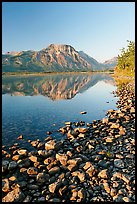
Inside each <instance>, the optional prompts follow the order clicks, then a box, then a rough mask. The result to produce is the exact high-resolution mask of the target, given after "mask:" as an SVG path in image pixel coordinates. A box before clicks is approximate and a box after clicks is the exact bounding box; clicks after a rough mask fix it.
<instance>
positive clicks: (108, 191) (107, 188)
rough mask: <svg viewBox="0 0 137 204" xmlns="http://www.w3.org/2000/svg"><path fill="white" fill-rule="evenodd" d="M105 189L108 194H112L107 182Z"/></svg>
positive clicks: (104, 184)
mask: <svg viewBox="0 0 137 204" xmlns="http://www.w3.org/2000/svg"><path fill="white" fill-rule="evenodd" d="M103 186H104V189H105V191H106V192H107V193H110V188H109V185H108V183H107V182H105V183H103Z"/></svg>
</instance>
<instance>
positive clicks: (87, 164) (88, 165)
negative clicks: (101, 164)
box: [83, 162, 92, 170]
mask: <svg viewBox="0 0 137 204" xmlns="http://www.w3.org/2000/svg"><path fill="white" fill-rule="evenodd" d="M91 166H92V164H91V162H86V164H85V166H84V167H83V169H84V170H87V169H88V168H89V167H91Z"/></svg>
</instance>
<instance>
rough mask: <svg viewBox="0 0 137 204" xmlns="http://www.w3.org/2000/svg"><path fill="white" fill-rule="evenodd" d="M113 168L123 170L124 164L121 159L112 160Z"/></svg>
mask: <svg viewBox="0 0 137 204" xmlns="http://www.w3.org/2000/svg"><path fill="white" fill-rule="evenodd" d="M114 166H115V167H117V168H120V169H122V168H124V162H123V161H122V160H121V159H115V160H114Z"/></svg>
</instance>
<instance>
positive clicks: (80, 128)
mask: <svg viewBox="0 0 137 204" xmlns="http://www.w3.org/2000/svg"><path fill="white" fill-rule="evenodd" d="M60 74H61V73H60ZM113 94H114V95H116V96H119V101H118V102H117V107H118V110H108V112H107V118H103V119H102V120H93V122H92V123H87V124H86V126H84V125H83V124H78V123H77V124H76V123H75V124H74V123H71V121H69V122H67V123H65V126H64V127H62V128H60V130H59V131H60V132H61V134H66V136H67V137H66V138H65V139H62V140H60V141H56V139H53V138H52V134H51V135H50V132H48V133H47V135H49V137H47V138H46V139H45V141H40V140H36V141H28V142H30V144H31V145H32V146H33V147H34V148H35V151H29V150H27V149H24V148H19V146H18V144H17V143H16V144H14V145H13V146H12V147H10V148H9V149H8V150H5V148H4V147H3V150H2V154H3V155H2V157H3V158H2V160H3V161H2V178H3V179H2V181H3V185H2V197H3V198H2V202H8V201H10V202H22V201H24V202H42V201H47V202H48V201H49V202H81V201H84V202H94V201H97V202H99V201H101V202H108V201H111V202H135V93H134V85H133V84H131V83H127V84H126V85H124V86H123V87H122V88H121V90H120V89H117V90H116V92H114V93H113ZM18 139H20V140H21V139H22V138H21V136H20V138H18Z"/></svg>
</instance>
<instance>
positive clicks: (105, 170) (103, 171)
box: [98, 169, 108, 179]
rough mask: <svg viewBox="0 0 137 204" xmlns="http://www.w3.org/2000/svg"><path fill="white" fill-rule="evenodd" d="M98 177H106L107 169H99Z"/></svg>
mask: <svg viewBox="0 0 137 204" xmlns="http://www.w3.org/2000/svg"><path fill="white" fill-rule="evenodd" d="M98 177H100V178H104V179H105V178H107V177H108V176H107V169H104V170H102V171H100V172H99V174H98Z"/></svg>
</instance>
